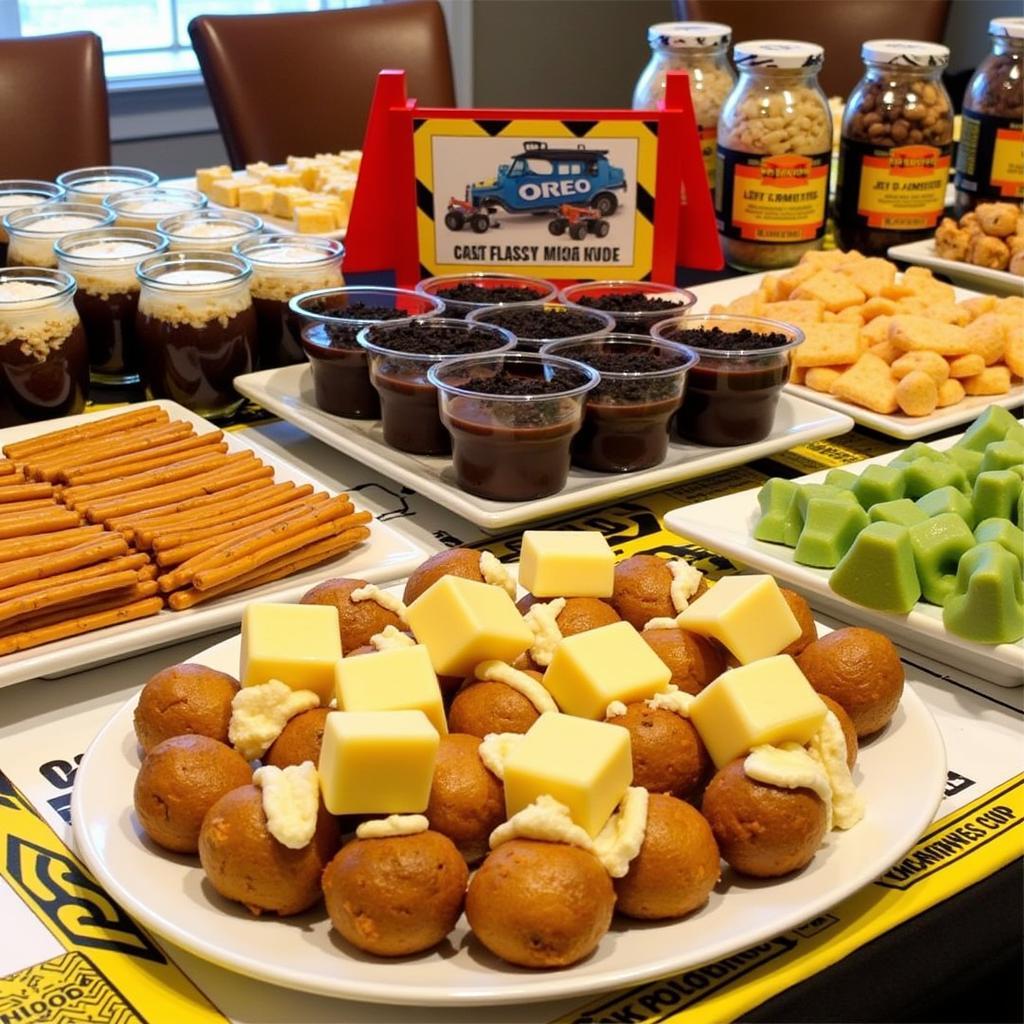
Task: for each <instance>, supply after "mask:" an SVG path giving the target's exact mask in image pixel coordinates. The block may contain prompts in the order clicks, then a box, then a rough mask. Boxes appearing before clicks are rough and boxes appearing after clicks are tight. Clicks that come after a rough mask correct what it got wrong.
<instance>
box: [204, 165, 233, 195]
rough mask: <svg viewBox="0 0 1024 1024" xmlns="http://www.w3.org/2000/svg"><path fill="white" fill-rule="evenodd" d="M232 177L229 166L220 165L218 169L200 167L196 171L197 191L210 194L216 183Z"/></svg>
mask: <svg viewBox="0 0 1024 1024" xmlns="http://www.w3.org/2000/svg"><path fill="white" fill-rule="evenodd" d="M230 177H231V168H230V167H228V165H227V164H218V165H217V166H216V167H200V168H199V169H198V170H197V171H196V189H197V190H198V191H199V192H204V193H207V194H209V191H210V186H211V185H212V184H213V183H214V182H215V181H220V180H221V179H222V178H230Z"/></svg>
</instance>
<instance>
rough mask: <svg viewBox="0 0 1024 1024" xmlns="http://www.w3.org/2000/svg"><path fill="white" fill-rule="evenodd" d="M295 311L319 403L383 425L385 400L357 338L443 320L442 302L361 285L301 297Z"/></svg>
mask: <svg viewBox="0 0 1024 1024" xmlns="http://www.w3.org/2000/svg"><path fill="white" fill-rule="evenodd" d="M288 308H289V310H290V311H291V312H292V313H294V314H295V315H296V316H297V317H298V319H299V321H300V322H301V323H302V324H303V326H302V328H301V330H300V333H299V341H300V344H301V345H302V349H303V351H304V352H305V353H306V355H307V356H309V371H310V374H311V375H312V378H313V400H314V401H315V402H316V404H317V407H318V408H320V409H322V410H323V411H324V412H328V413H331V415H333V416H343V417H345V418H346V419H352V420H376V419H380V398H379V397H378V395H377V391H376V389H375V388H374V386H373V385H372V384H371V383H370V363H369V358H368V356H367V352H366V349H364V348H362V347H361V346H360V345H359V343H358V341H356V338H357V337H358V335H359V332H360V331H361V330H362V329H363V328H364V327H366V326H367V325H368V324H374V323H380V322H381V321H387V322H389V323H408V322H409V321H411V320H423V319H426V318H427V317H433V316H437V315H438V313H440V312H441V310H442V309H443V304H442V302H441V300H440V299H432V298H431V297H430V296H429V295H420V294H418V293H417V292H414V291H410V290H409V289H406V288H383V287H381V288H376V287H371V286H365V287H364V286H362V285H355V286H353V287H347V288H324V289H321V290H320V291H315V292H307V293H305V294H304V295H297V296H296V297H295V298H294V299H292V300H291V302H289V303H288Z"/></svg>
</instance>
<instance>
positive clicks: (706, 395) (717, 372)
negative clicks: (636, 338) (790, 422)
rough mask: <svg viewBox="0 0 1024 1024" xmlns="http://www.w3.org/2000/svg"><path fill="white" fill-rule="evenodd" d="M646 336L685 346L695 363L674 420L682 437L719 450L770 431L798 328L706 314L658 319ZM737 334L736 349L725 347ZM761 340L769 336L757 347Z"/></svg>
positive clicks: (800, 333)
mask: <svg viewBox="0 0 1024 1024" xmlns="http://www.w3.org/2000/svg"><path fill="white" fill-rule="evenodd" d="M741 332H743V333H742V334H741ZM651 333H652V335H653V336H654V337H655V338H657V339H658V340H659V341H674V342H677V343H680V344H684V345H687V346H689V347H690V348H692V349H693V350H694V352H696V353H697V355H698V356H699V358H700V361H699V363H698V364H697V365H696V366H694V367H693V369H692V370H691V371H690V373H689V376H688V377H687V380H686V389H685V391H684V393H683V404H682V405H681V406H680V407H679V412H678V414H677V415H676V432H677V433H678V434H679V436H680V437H681V438H683V439H684V440H686V441H693V442H694V443H695V444H705V445H710V446H713V447H716V448H723V447H731V446H733V445H737V444H750V443H751V442H753V441H761V440H763V439H764V438H766V437H767V436H768V435H769V434H770V433H771V432H772V427H773V426H774V423H775V410H776V408H777V407H778V404H779V396H780V395H781V394H782V388H783V387H784V386H785V384H786V381H788V380H789V368H790V361H791V359H792V356H793V349H794V348H796V346H797V345H799V344H800V343H801V342H802V341H803V340H804V332H803V331H801V330H800V328H799V327H796V326H794V325H793V324H786V323H782V322H781V321H779V320H766V319H765V318H764V317H759V316H740V315H738V314H727V313H706V314H694V315H690V316H681V317H675V318H673V319H671V320H663V321H662V322H661V323H659V324H656V325H655V327H654V328H653V329H652V331H651ZM702 334H706V335H707V337H706V340H705V339H704V338H702V337H701V335H702ZM736 334H741V336H740V337H737V338H736V340H735V344H736V346H737V347H736V348H728V347H726V346H727V345H728V342H729V337H728V336H729V335H736ZM763 336H769V337H768V338H766V339H765V342H766V344H764V346H763V347H758V344H757V343H756V342H757V338H758V337H763Z"/></svg>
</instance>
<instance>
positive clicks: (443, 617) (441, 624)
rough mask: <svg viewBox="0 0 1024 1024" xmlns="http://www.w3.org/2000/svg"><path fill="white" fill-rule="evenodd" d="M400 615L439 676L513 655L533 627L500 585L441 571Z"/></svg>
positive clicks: (522, 646) (520, 649)
mask: <svg viewBox="0 0 1024 1024" xmlns="http://www.w3.org/2000/svg"><path fill="white" fill-rule="evenodd" d="M405 620H406V622H407V623H408V624H409V628H410V629H411V630H412V633H413V636H414V637H416V639H417V641H418V642H419V643H421V644H424V645H425V646H426V648H427V650H428V651H429V652H430V661H431V663H432V664H433V666H434V671H435V672H436V673H437V674H438V675H441V676H466V675H470V674H471V673H472V671H473V669H474V668H475V667H476V666H477V665H479V664H480V662H481V661H490V660H492V659H493V660H495V661H509V662H511V661H515V659H516V658H518V657H519V655H520V654H522V653H523V651H525V650H526V649H527V648H528V647H530V646H531V644H532V643H533V633H532V631H531V630H530V627H529V626H527V624H526V623H525V622H524V621H523V617H522V615H520V614H519V610H518V609H517V608H516V606H515V604H514V602H513V601H512V598H511V597H509V596H508V594H506V593H505V591H504V590H502V589H501V587H492V586H491V585H490V584H489V583H479V582H477V581H476V580H466V579H462V578H461V577H458V576H442V577H441V578H440V579H439V580H438V581H437V582H436V583H435V584H433V586H431V587H429V588H428V589H427V590H425V591H424V592H423V593H422V594H420V596H419V597H418V598H416V600H415V601H413V603H412V604H411V605H409V607H408V609H407V611H406V615H405Z"/></svg>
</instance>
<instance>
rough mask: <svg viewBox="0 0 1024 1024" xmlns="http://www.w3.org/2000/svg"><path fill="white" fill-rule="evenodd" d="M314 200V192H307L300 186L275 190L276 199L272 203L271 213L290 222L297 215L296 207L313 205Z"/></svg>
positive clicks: (289, 186)
mask: <svg viewBox="0 0 1024 1024" xmlns="http://www.w3.org/2000/svg"><path fill="white" fill-rule="evenodd" d="M313 199H314V196H313V193H312V192H307V191H306V190H305V189H304V188H300V187H299V186H298V185H287V186H285V187H283V188H276V189H275V190H274V197H273V199H272V200H271V201H270V212H271V214H272V215H273V216H274V217H283V218H285V219H289V220H290V219H291V217H292V215H293V214H294V213H295V208H296V207H298V206H301V205H302V204H303V203H311V202H313Z"/></svg>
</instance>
